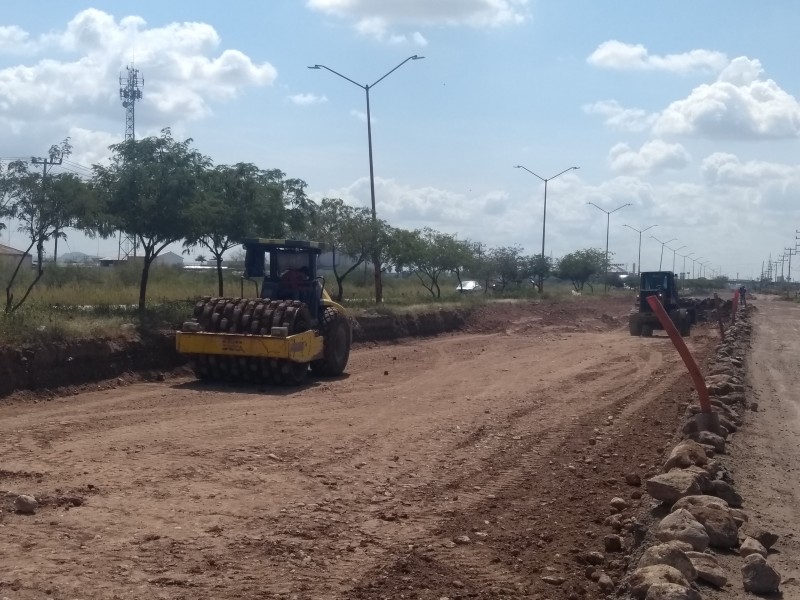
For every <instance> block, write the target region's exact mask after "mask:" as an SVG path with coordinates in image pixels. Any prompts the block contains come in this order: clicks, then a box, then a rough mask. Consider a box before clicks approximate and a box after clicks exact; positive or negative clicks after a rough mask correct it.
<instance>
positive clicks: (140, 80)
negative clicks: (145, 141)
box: [117, 66, 144, 260]
mask: <svg viewBox="0 0 800 600" xmlns="http://www.w3.org/2000/svg"><path fill="white" fill-rule="evenodd" d="M125 70H126V71H127V72H128V73H127V75H126V76H124V77H123V76H122V75H121V74H120V76H119V85H120V88H119V97H120V100H122V107H123V108H124V109H125V141H126V142H127V141H128V140H135V139H136V102H138V101H139V100H141V99H142V90H140V89H139V86H140V85H141V86H144V77H140V76H139V69H137V68H135V67H133V66H128V67H125ZM137 246H138V244H137V243H136V238H135V237H132V236H130V235H125V234H123V233H122V232H121V231H120V232H119V247H118V248H117V260H120V259H121V258H122V256H123V254H124V256H125V258H128V257H129V256H130V255H131V253H133V256H134V258H136V250H137Z"/></svg>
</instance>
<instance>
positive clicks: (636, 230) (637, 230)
mask: <svg viewBox="0 0 800 600" xmlns="http://www.w3.org/2000/svg"><path fill="white" fill-rule="evenodd" d="M623 227H627V228H628V229H633V230H634V231H635V232H636V233H638V234H639V262H637V263H636V264H637V265H638V269H639V272H638V273H637V275H641V274H642V234H643V233H644V232H645V231H647V230H648V229H652V228H653V227H658V225H650V226H649V227H645V228H644V229H636V227H631V226H630V225H623Z"/></svg>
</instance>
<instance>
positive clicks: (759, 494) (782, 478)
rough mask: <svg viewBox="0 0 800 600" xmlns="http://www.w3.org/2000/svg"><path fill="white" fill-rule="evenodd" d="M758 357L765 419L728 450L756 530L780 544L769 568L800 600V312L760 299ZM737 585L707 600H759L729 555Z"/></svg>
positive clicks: (752, 423)
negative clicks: (763, 530) (744, 583)
mask: <svg viewBox="0 0 800 600" xmlns="http://www.w3.org/2000/svg"><path fill="white" fill-rule="evenodd" d="M754 304H755V306H756V307H757V309H758V310H757V312H756V314H755V317H754V320H753V323H754V333H753V343H752V350H751V352H750V355H749V357H748V358H747V377H748V381H747V383H748V386H749V388H750V390H749V396H750V397H751V398H752V399H753V400H754V401H756V402H757V403H758V411H757V412H755V413H750V414H749V415H748V416H747V424H746V426H745V427H744V428H743V429H742V430H741V431H739V432H738V433H737V434H736V435H734V436H733V438H732V442H731V443H730V444H729V446H728V453H729V455H730V457H729V459H728V461H726V464H730V465H731V468H732V470H733V474H734V479H735V481H736V489H737V490H738V491H739V492H740V493H741V494H742V496H743V497H744V500H745V503H744V508H745V510H746V511H747V512H748V513H749V514H750V516H751V519H752V520H753V522H754V524H755V525H756V526H761V527H764V528H766V529H769V530H771V531H773V532H775V533H777V534H778V535H779V536H780V539H779V541H778V543H777V544H776V546H775V548H774V550H773V551H771V552H770V555H769V561H770V563H771V564H773V565H774V566H775V568H776V569H777V570H778V572H780V574H781V575H782V577H783V583H782V585H781V591H782V592H783V598H785V599H786V600H788V599H790V598H800V535H799V534H798V530H800V478H799V477H798V473H800V307H798V305H797V304H793V303H789V302H784V301H781V300H776V299H774V297H771V296H765V297H759V300H758V301H757V302H755V303H754ZM719 558H720V562H721V564H722V565H723V567H724V568H725V570H726V571H727V572H728V574H729V577H730V581H731V582H732V584H733V585H731V586H728V587H727V588H725V591H724V592H714V591H713V590H711V588H708V589H707V590H704V594H706V598H709V599H711V600H713V599H716V598H719V599H720V600H721V599H723V598H724V599H725V600H737V599H739V598H742V599H744V598H752V597H753V596H752V595H751V594H746V593H745V592H744V591H743V589H742V586H741V575H740V573H739V569H740V567H741V564H742V560H741V559H740V558H739V557H738V556H731V555H726V554H721V555H720V556H719Z"/></svg>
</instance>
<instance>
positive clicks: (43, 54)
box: [0, 0, 800, 276]
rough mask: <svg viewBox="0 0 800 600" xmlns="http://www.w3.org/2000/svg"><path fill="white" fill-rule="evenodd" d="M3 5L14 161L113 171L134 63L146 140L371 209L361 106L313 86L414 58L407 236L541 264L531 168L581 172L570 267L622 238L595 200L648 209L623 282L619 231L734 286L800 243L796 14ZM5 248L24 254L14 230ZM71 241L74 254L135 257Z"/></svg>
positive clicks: (569, 216) (379, 120) (551, 191)
mask: <svg viewBox="0 0 800 600" xmlns="http://www.w3.org/2000/svg"><path fill="white" fill-rule="evenodd" d="M4 4H5V6H4V11H3V14H2V16H0V157H16V156H30V155H42V154H44V153H45V152H46V150H47V148H48V147H49V146H50V145H51V144H53V143H56V142H58V141H60V140H61V139H63V138H64V137H65V136H67V135H69V136H71V138H72V142H73V144H74V147H75V151H74V154H73V157H72V161H74V162H75V163H77V164H80V165H85V166H90V165H91V164H93V163H94V162H98V161H102V160H103V159H104V158H105V156H106V155H107V146H108V145H109V144H111V143H114V142H116V141H119V140H120V139H121V138H122V136H123V134H124V123H125V118H124V110H123V108H122V107H121V106H120V103H119V98H118V91H119V85H118V82H117V77H118V75H119V73H120V71H121V70H124V68H125V65H126V64H128V63H130V62H131V60H133V59H134V57H135V61H136V65H137V67H139V68H140V69H141V72H142V75H143V76H144V80H145V85H144V88H143V95H144V97H143V100H142V102H141V103H140V104H139V105H138V106H137V135H138V136H139V137H141V136H144V135H150V134H154V133H156V132H158V130H159V129H161V128H162V127H164V126H171V127H172V128H173V130H174V132H175V133H176V134H177V135H178V136H180V137H191V138H193V139H194V140H195V145H196V147H197V148H198V149H199V150H200V151H202V152H203V153H205V154H207V155H209V156H211V157H212V158H213V160H214V161H215V162H217V163H232V162H237V161H249V162H254V163H256V164H258V165H259V166H261V167H264V168H280V169H282V170H283V171H285V172H286V173H287V174H288V175H289V176H292V177H300V178H302V179H304V180H305V181H306V182H307V183H308V192H309V193H310V194H311V195H312V196H313V197H314V198H316V199H319V198H322V197H325V196H334V197H341V198H343V199H345V200H346V201H347V202H349V203H352V204H354V205H362V206H366V205H368V204H369V183H368V163H367V144H366V141H367V136H366V122H365V119H364V113H365V108H366V107H365V98H364V92H363V90H360V89H359V88H357V87H356V86H354V85H352V84H351V83H348V82H346V81H344V80H342V79H340V78H338V77H336V76H335V75H332V74H331V73H328V72H326V71H323V70H309V69H307V68H306V67H307V66H308V65H313V64H317V63H319V64H324V65H326V66H328V67H330V68H332V69H334V70H336V71H339V72H340V73H342V74H345V75H347V76H348V77H350V78H352V79H354V80H356V81H358V82H360V83H364V84H366V83H370V84H371V83H372V82H373V81H375V80H376V79H378V78H379V77H381V76H382V75H383V74H384V73H386V72H387V71H389V70H390V69H391V68H393V67H394V66H395V65H397V64H398V63H400V62H401V61H403V60H404V59H405V58H407V57H408V56H411V55H414V54H417V55H422V56H425V59H424V60H421V61H411V62H408V63H406V64H405V65H404V66H403V67H402V68H400V69H398V70H397V71H395V72H394V73H392V74H391V75H390V76H389V77H387V78H386V79H385V80H383V81H381V82H380V83H379V84H378V85H377V86H376V87H375V88H374V89H373V90H372V91H371V92H370V96H371V109H372V123H373V144H374V156H375V175H376V191H377V209H378V214H379V216H380V217H381V218H384V219H386V220H388V221H389V222H390V223H392V224H393V225H396V226H400V227H405V228H416V227H423V226H430V227H433V228H434V229H439V230H442V231H448V232H453V233H457V234H458V235H459V236H460V237H464V238H470V239H473V240H476V241H483V242H485V243H486V244H488V245H490V246H498V245H511V244H519V245H521V246H523V247H524V248H525V249H526V251H527V252H530V253H538V252H539V251H540V250H541V231H542V196H543V186H542V184H541V182H540V181H539V180H538V179H536V178H535V177H534V176H532V175H530V174H528V173H526V172H525V171H523V170H521V169H514V168H513V166H514V165H517V164H521V165H524V166H525V167H527V168H528V169H530V170H531V171H533V172H535V173H537V174H539V175H541V176H542V177H550V176H552V175H554V174H556V173H559V172H560V171H562V170H564V169H566V168H568V167H570V166H573V165H575V166H580V170H577V171H570V172H568V173H565V174H564V175H562V176H560V177H558V178H556V179H555V180H553V181H551V182H550V183H549V185H548V215H547V240H546V252H547V254H552V255H553V256H554V257H559V256H561V255H563V254H565V253H566V252H570V251H572V250H576V249H580V248H586V247H604V245H605V233H606V232H605V225H606V217H605V215H604V214H602V213H601V212H600V211H599V210H597V209H596V208H594V207H592V206H591V205H589V204H587V202H594V203H596V204H599V205H600V206H602V207H604V208H606V209H609V210H611V209H614V208H616V207H617V206H620V205H622V204H625V203H631V205H632V206H629V207H626V208H624V209H622V210H620V211H618V212H617V213H615V214H614V215H613V216H612V217H611V229H610V246H611V250H612V251H613V252H614V253H615V256H616V260H617V261H619V262H625V263H633V262H635V261H636V259H637V242H638V236H637V234H635V233H634V232H633V231H631V230H630V229H627V228H625V227H623V224H629V225H632V226H634V227H637V228H640V229H641V228H644V227H647V226H649V225H652V224H657V225H658V226H657V227H655V228H653V229H652V230H650V231H648V232H647V233H646V234H645V235H644V236H643V245H642V262H643V267H644V268H646V269H653V268H657V267H658V263H659V257H660V250H661V245H660V244H659V243H658V242H656V241H654V240H652V239H650V238H649V235H650V234H651V233H652V234H654V235H656V237H658V238H659V239H661V240H662V241H666V240H669V239H671V238H677V241H675V242H674V243H670V244H669V246H670V247H673V248H675V249H678V248H679V247H680V246H685V248H683V249H679V250H678V251H677V252H678V254H684V253H687V252H691V253H694V256H696V257H703V262H705V261H706V260H709V261H711V266H713V267H715V268H718V267H721V268H722V270H723V271H724V272H726V273H727V274H729V275H736V274H737V273H739V274H741V275H743V276H745V275H753V276H756V275H758V273H759V272H760V270H761V262H762V261H763V260H766V259H767V258H768V257H769V255H770V253H771V254H772V257H773V259H774V258H776V257H777V255H779V254H780V253H781V252H783V251H784V249H785V248H786V247H787V246H790V245H791V246H793V245H794V237H795V228H796V227H797V226H798V219H797V217H798V210H797V208H796V206H797V201H796V199H797V197H798V192H800V165H798V150H797V142H798V139H797V138H798V135H800V106H798V103H797V99H796V94H797V92H798V89H797V88H798V75H797V69H796V68H795V66H794V65H793V61H794V56H796V55H797V54H798V41H797V39H798V38H797V36H796V34H795V32H794V31H793V29H792V28H793V26H794V24H795V23H797V17H798V16H800V15H798V12H800V8H798V7H797V5H796V4H795V3H793V2H789V1H788V0H787V1H773V2H770V3H755V2H742V1H727V2H704V3H697V2H689V1H681V0H678V1H673V2H670V3H658V4H656V3H645V2H634V1H632V0H631V1H625V2H623V1H617V2H602V3H601V2H596V1H594V0H583V1H577V0H575V1H570V0H559V1H557V2H556V1H550V2H541V1H534V0H439V1H433V0H405V1H399V0H272V1H270V2H261V1H251V2H244V1H235V0H232V1H229V2H227V3H221V2H217V1H210V0H206V1H195V2H164V1H163V0H162V1H161V2H151V1H148V0H144V1H142V0H139V1H136V2H125V1H114V2H110V1H105V2H94V3H91V4H83V3H78V2H70V1H63V2H45V3H44V5H41V4H40V5H37V7H38V9H37V10H31V7H30V5H28V3H23V2H17V3H13V4H9V3H4ZM39 9H41V10H39ZM77 170H80V169H77ZM9 235H10V238H9ZM3 242H4V243H9V242H10V243H11V244H12V245H16V246H20V245H23V240H22V238H21V234H19V233H17V232H15V231H14V228H13V227H11V228H9V230H8V231H7V232H5V233H4V235H3ZM67 242H68V248H64V245H63V244H62V245H60V246H59V251H60V252H62V251H66V250H68V249H72V250H80V251H84V252H88V253H96V252H98V250H99V252H100V253H101V254H106V255H108V254H115V253H116V245H115V243H114V242H113V241H99V242H98V241H95V240H87V239H86V238H84V237H83V236H81V235H80V234H78V233H71V234H70V235H69V238H68V240H67ZM62 249H63V250H62ZM664 256H665V260H664V266H665V267H666V268H671V267H672V252H671V251H669V250H667V251H666V252H665V255H664ZM689 265H691V261H690V262H689ZM681 268H682V259H681V258H680V256H678V258H677V264H676V270H681ZM798 268H800V265H798Z"/></svg>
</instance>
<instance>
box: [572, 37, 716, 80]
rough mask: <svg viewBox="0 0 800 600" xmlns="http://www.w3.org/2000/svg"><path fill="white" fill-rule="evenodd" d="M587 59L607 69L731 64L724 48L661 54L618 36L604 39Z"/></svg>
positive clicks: (697, 67) (682, 69) (705, 68)
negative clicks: (618, 38) (716, 50)
mask: <svg viewBox="0 0 800 600" xmlns="http://www.w3.org/2000/svg"><path fill="white" fill-rule="evenodd" d="M586 61H587V62H588V63H589V64H590V65H594V66H596V67H601V68H604V69H616V70H638V71H669V72H672V73H692V72H697V71H706V72H708V71H711V72H717V71H720V70H721V69H723V68H725V66H726V65H727V64H728V59H727V57H726V56H725V54H723V53H722V52H715V51H712V50H702V49H698V50H690V51H689V52H683V53H680V54H667V55H665V56H659V55H657V54H650V52H649V51H648V50H647V48H646V47H645V46H643V45H642V44H626V43H624V42H620V41H618V40H609V41H607V42H603V43H602V44H600V45H599V46H598V47H597V49H595V51H594V52H592V54H591V55H590V56H589V58H587V59H586Z"/></svg>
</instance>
